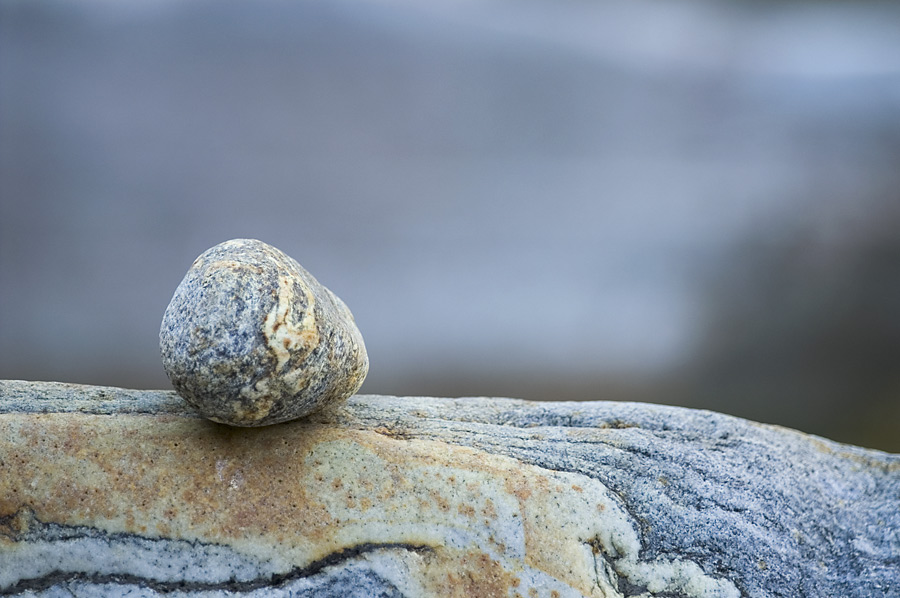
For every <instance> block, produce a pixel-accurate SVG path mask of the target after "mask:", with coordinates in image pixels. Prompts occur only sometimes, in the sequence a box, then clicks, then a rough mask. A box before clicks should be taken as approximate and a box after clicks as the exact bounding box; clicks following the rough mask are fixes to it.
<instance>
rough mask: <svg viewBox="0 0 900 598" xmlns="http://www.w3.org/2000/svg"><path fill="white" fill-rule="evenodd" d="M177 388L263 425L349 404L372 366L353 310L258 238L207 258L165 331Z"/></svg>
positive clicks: (208, 408)
mask: <svg viewBox="0 0 900 598" xmlns="http://www.w3.org/2000/svg"><path fill="white" fill-rule="evenodd" d="M159 344H160V352H161V353H162V360H163V366H164V367H165V370H166V374H168V376H169V379H170V380H171V381H172V385H173V386H174V387H175V389H176V390H177V391H178V394H180V395H181V396H182V397H184V398H185V399H186V400H187V401H188V402H190V403H191V404H192V405H193V406H194V407H196V408H197V409H198V410H199V411H200V412H201V413H202V414H203V415H204V416H205V417H207V418H209V419H211V420H213V421H217V422H220V423H226V424H230V425H235V426H263V425H269V424H275V423H279V422H283V421H287V420H291V419H296V418H298V417H303V416H305V415H308V414H309V413H312V412H313V411H315V410H316V409H320V408H321V407H323V406H324V405H327V404H328V403H331V402H334V401H341V400H343V399H346V398H347V397H349V396H350V395H352V394H353V393H355V392H356V391H357V390H359V387H360V386H361V385H362V383H363V380H364V379H365V377H366V373H367V372H368V370H369V360H368V357H367V355H366V348H365V345H364V344H363V339H362V335H361V334H360V332H359V329H358V328H357V327H356V324H355V322H354V320H353V315H352V314H351V313H350V310H349V309H347V306H346V305H345V304H344V302H343V301H341V300H340V299H339V298H338V297H337V296H336V295H335V294H334V293H332V292H331V291H329V290H328V289H327V288H325V287H324V286H323V285H321V284H320V283H319V282H318V281H317V280H316V279H315V278H313V276H312V275H311V274H310V273H309V272H307V271H306V270H304V269H303V268H302V267H301V266H300V264H298V263H297V261H296V260H294V259H292V258H291V257H289V256H287V255H286V254H285V253H283V252H281V251H279V250H278V249H276V248H274V247H272V246H271V245H267V244H265V243H263V242H261V241H256V240H253V239H234V240H231V241H226V242H224V243H220V244H219V245H216V246H215V247H212V248H211V249H208V250H207V251H205V252H204V253H203V254H202V255H201V256H200V257H198V258H197V259H196V260H195V261H194V264H193V265H192V266H191V268H190V270H189V271H188V273H187V275H186V276H185V277H184V280H182V282H181V284H180V285H179V286H178V289H177V290H176V291H175V295H174V296H173V297H172V301H171V302H170V303H169V306H168V308H166V312H165V315H164V316H163V321H162V326H161V327H160V331H159Z"/></svg>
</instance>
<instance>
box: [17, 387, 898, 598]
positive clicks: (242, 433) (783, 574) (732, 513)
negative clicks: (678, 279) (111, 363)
mask: <svg viewBox="0 0 900 598" xmlns="http://www.w3.org/2000/svg"><path fill="white" fill-rule="evenodd" d="M0 594H4V595H28V596H71V595H76V596H99V595H117V596H118V595H128V596H157V595H167V596H226V595H228V596H234V595H247V596H250V595H252V596H285V597H286V596H301V597H305V596H326V597H328V596H333V597H341V598H344V597H347V596H410V597H411V596H529V597H530V596H558V597H563V596H581V595H585V596H603V597H612V596H630V597H631V596H644V597H651V596H658V597H663V596H665V597H697V598H699V597H704V598H705V597H737V596H754V597H755V596H791V597H795V596H810V597H812V596H816V597H818V596H840V597H852V596H860V597H863V596H865V597H872V596H900V456H898V455H889V454H885V453H880V452H876V451H870V450H865V449H861V448H856V447H852V446H845V445H840V444H836V443H834V442H830V441H827V440H823V439H821V438H816V437H812V436H807V435H804V434H801V433H799V432H795V431H792V430H787V429H783V428H778V427H774V426H767V425H761V424H756V423H753V422H749V421H745V420H741V419H736V418H733V417H729V416H725V415H719V414H716V413H710V412H705V411H692V410H688V409H680V408H674V407H663V406H658V405H642V404H627V403H606V402H586V403H528V402H523V401H517V400H509V399H488V398H473V399H433V398H419V397H402V398H400V397H381V396H355V397H352V398H351V399H350V400H349V402H347V403H346V404H344V405H341V406H339V407H335V408H332V409H331V410H329V411H325V412H321V413H318V414H316V415H314V416H312V418H311V419H309V420H304V421H295V422H291V423H286V424H281V425H276V426H271V427H265V428H252V429H239V428H230V427H227V426H222V425H218V424H215V423H212V422H209V421H206V420H204V419H202V418H200V417H199V416H198V415H197V414H195V413H194V412H193V411H191V408H190V407H188V406H187V405H186V404H185V403H184V402H183V401H182V400H181V399H180V398H178V397H177V396H176V395H175V394H174V393H171V392H162V391H134V390H123V389H117V388H102V387H90V386H75V385H68V384H57V383H43V382H19V381H5V382H0Z"/></svg>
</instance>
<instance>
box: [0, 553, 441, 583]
mask: <svg viewBox="0 0 900 598" xmlns="http://www.w3.org/2000/svg"><path fill="white" fill-rule="evenodd" d="M379 550H402V551H406V552H416V553H429V552H432V551H433V550H434V549H433V548H432V547H430V546H424V545H416V544H403V543H386V544H376V543H366V544H358V545H356V546H351V547H348V548H344V549H343V550H339V551H337V552H333V553H331V554H329V555H327V556H325V557H323V558H321V559H318V560H316V561H313V562H312V563H310V564H308V565H306V566H305V567H299V568H296V569H292V570H290V571H288V572H286V573H280V574H276V575H271V576H269V577H264V578H257V579H252V580H245V581H238V580H235V579H231V580H228V581H222V582H215V583H211V582H196V581H158V580H153V579H147V578H143V577H139V576H136V575H130V574H117V573H110V574H90V573H82V572H71V571H53V572H51V573H48V574H46V575H43V576H41V577H39V578H34V579H23V580H21V581H20V582H18V583H16V584H15V585H13V586H11V587H9V588H5V589H0V596H13V595H16V594H21V593H23V592H39V591H43V590H47V589H50V588H52V587H54V586H57V585H60V584H65V583H73V582H82V583H88V584H92V585H108V584H109V585H134V586H139V587H142V588H147V589H150V590H153V591H155V592H158V593H160V594H169V593H172V592H213V591H227V592H237V593H246V592H252V591H254V590H259V589H263V588H270V589H274V588H279V587H282V586H285V585H287V584H289V583H291V582H293V581H296V580H298V579H303V578H310V577H315V576H316V575H319V574H320V573H322V571H323V570H324V569H326V568H328V567H333V566H336V565H341V564H344V563H346V562H347V561H350V560H353V559H356V558H358V557H361V556H363V555H365V554H367V553H371V552H376V551H379ZM398 592H399V590H398Z"/></svg>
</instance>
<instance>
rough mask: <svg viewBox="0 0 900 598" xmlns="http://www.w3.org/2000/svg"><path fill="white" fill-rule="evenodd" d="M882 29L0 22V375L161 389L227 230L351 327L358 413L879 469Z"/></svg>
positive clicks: (850, 9)
mask: <svg viewBox="0 0 900 598" xmlns="http://www.w3.org/2000/svg"><path fill="white" fill-rule="evenodd" d="M898 17H900V8H897V7H895V6H893V5H887V4H853V5H837V4H827V5H815V4H807V3H800V4H779V5H774V4H773V5H768V4H767V5H759V4H750V3H747V4H743V3H729V4H722V5H714V4H684V3H675V4H666V5H661V4H654V3H644V2H637V3H627V4H624V3H623V4H621V5H594V4H589V3H582V2H563V3H556V2H554V3H549V2H524V3H522V2H490V1H489V2H468V3H450V2H433V3H429V4H428V6H427V7H420V6H418V5H417V4H416V3H402V2H358V3H351V2H329V3H287V2H278V1H274V0H272V1H264V2H257V3H253V4H243V3H237V2H225V3H219V2H192V3H179V2H155V1H151V0H146V1H142V2H137V3H134V2H130V3H126V4H124V5H119V4H118V3H107V2H86V3H74V2H19V1H9V0H4V1H2V2H0V377H4V378H41V379H58V380H68V381H78V382H89V383H99V384H122V385H130V386H144V387H159V386H163V387H165V386H168V383H167V381H166V379H165V376H164V374H163V372H162V369H161V366H160V365H159V358H158V355H157V351H158V349H157V337H156V335H157V330H158V325H159V321H160V318H161V315H162V312H163V310H164V308H165V306H166V303H167V302H168V300H169V298H170V296H171V294H172V292H173V291H174V288H175V286H176V285H177V284H178V282H179V280H180V278H181V276H183V274H184V272H185V271H186V269H187V268H188V266H189V265H190V263H191V261H192V260H193V259H194V257H195V256H196V255H198V254H199V253H200V252H201V251H203V250H204V249H206V248H207V247H209V246H211V245H213V244H215V243H218V242H220V241H223V240H225V239H228V238H233V237H256V238H260V239H263V240H265V241H267V242H269V243H272V244H274V245H276V246H277V247H279V248H281V249H283V250H285V251H287V252H288V253H289V254H291V255H293V256H294V257H296V258H297V259H298V260H299V261H300V262H301V263H302V264H303V265H304V266H306V267H307V268H308V269H309V270H311V271H312V272H313V273H314V274H315V275H316V276H317V277H318V278H319V279H320V280H321V281H322V282H324V283H325V284H326V285H328V286H329V287H330V288H332V289H333V290H334V291H335V292H337V293H338V294H339V295H340V296H341V297H342V298H343V299H344V300H345V301H346V302H347V303H348V304H349V305H350V307H351V309H352V310H353V312H354V314H355V315H356V317H357V320H358V323H359V325H360V328H361V329H362V331H363V333H364V335H365V338H366V342H367V345H368V348H369V352H370V357H371V360H372V372H371V375H370V378H369V380H368V381H367V383H366V385H365V387H364V389H363V390H364V391H367V392H386V393H391V392H395V393H422V394H429V393H435V394H451V395H454V394H471V393H478V394H482V393H483V394H513V395H518V396H525V397H527V398H543V399H553V398H583V399H595V398H624V399H640V400H655V401H663V402H674V403H679V404H688V405H692V406H705V407H710V408H714V409H718V410H720V411H726V412H730V413H736V414H740V415H746V416H748V417H754V418H756V419H761V420H764V421H772V422H777V423H782V424H785V425H791V426H796V427H800V428H802V429H806V430H809V431H814V432H819V433H822V434H826V435H829V436H832V437H837V438H843V439H847V440H851V441H854V442H860V443H864V444H870V445H878V446H884V447H891V448H893V450H900V434H897V433H896V431H897V430H898V428H900V407H898V405H900V379H898V374H896V373H895V370H896V369H897V368H895V367H894V365H895V362H896V355H897V354H898V353H897V351H898V349H900V323H898V322H900V290H898V289H900V257H898V252H897V247H898V236H897V232H898V223H900V214H898V206H900V192H898V189H900V186H898V184H900V169H898V164H900V18H898ZM873 264H874V265H873ZM822 346H827V347H828V350H821V351H820V350H818V349H815V348H817V347H822ZM814 349H815V350H814ZM851 354H852V355H851ZM851 362H852V363H853V364H856V365H853V366H852V367H850V366H849V365H847V364H849V363H851ZM876 428H877V430H876V431H874V432H873V431H872V430H875V429H876Z"/></svg>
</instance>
